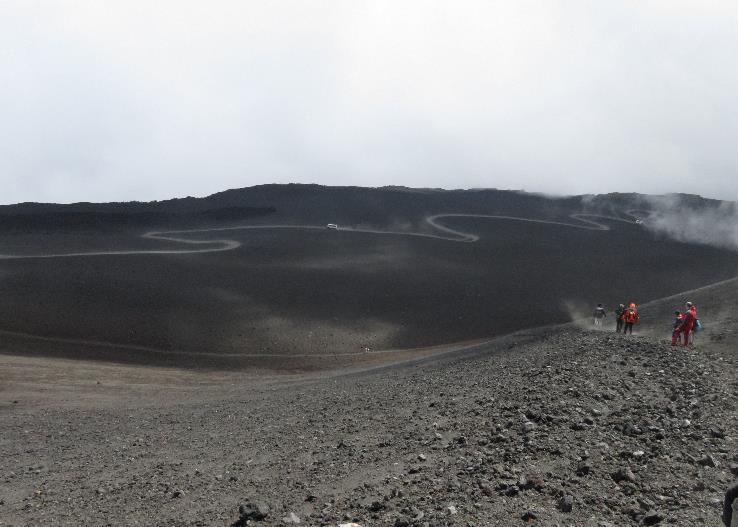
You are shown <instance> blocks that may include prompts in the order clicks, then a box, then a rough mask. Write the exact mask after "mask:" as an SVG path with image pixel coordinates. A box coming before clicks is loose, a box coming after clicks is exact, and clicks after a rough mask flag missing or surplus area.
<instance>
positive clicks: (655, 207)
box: [643, 195, 738, 250]
mask: <svg viewBox="0 0 738 527" xmlns="http://www.w3.org/2000/svg"><path fill="white" fill-rule="evenodd" d="M644 200H645V202H646V203H647V204H648V206H649V209H650V211H651V212H650V214H649V215H648V217H647V219H646V220H645V221H644V223H643V224H644V226H645V227H646V228H647V229H649V230H650V231H652V232H655V233H657V234H660V235H665V236H668V237H670V238H672V239H675V240H677V241H680V242H688V243H700V244H704V245H712V246H715V247H721V248H724V249H732V250H738V206H737V204H736V203H735V202H717V203H708V204H706V205H703V206H700V207H698V206H695V205H694V204H691V203H689V201H688V199H687V198H685V197H684V196H679V195H672V196H652V197H648V198H644Z"/></svg>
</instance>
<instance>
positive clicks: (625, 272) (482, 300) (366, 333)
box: [0, 186, 738, 370]
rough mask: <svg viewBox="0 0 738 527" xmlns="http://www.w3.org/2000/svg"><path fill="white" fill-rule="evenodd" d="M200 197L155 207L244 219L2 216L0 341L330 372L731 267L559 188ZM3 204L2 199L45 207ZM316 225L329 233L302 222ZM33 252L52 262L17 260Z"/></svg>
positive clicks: (732, 259) (189, 363)
mask: <svg viewBox="0 0 738 527" xmlns="http://www.w3.org/2000/svg"><path fill="white" fill-rule="evenodd" d="M201 201H202V203H201V202H200V201H198V200H183V202H175V203H169V202H164V203H162V204H157V207H158V208H157V209H156V210H159V209H161V210H163V211H169V212H168V213H169V214H172V212H171V211H172V210H177V211H181V210H185V209H186V210H189V211H190V212H191V213H192V214H195V212H193V211H197V210H199V209H198V208H197V207H200V209H202V208H207V210H216V211H217V210H219V209H217V208H214V207H216V206H217V207H231V208H229V209H227V210H233V207H236V206H237V205H238V206H240V207H241V208H240V209H238V208H237V210H245V211H247V212H248V214H251V216H249V218H248V219H247V221H246V222H245V223H244V222H238V223H236V224H234V223H233V222H230V221H227V222H212V221H211V218H213V217H218V215H217V214H212V213H211V214H209V215H208V216H207V218H208V221H205V222H204V223H203V219H202V217H201V216H197V221H196V222H194V223H196V224H193V225H187V226H182V225H179V226H177V227H176V228H172V226H171V225H168V226H163V225H157V224H152V225H151V226H150V229H147V230H143V229H141V226H140V222H138V220H137V222H136V223H135V228H132V229H112V228H109V227H106V229H103V230H101V229H98V228H95V229H83V230H79V229H77V230H74V229H71V230H70V229H66V230H65V229H61V230H59V231H55V230H52V231H48V232H46V231H39V230H33V229H30V227H29V230H28V231H27V232H26V231H22V230H21V231H18V230H17V229H18V225H19V223H18V221H15V223H13V225H14V229H15V230H13V231H12V232H6V233H5V234H3V235H2V236H0V239H2V244H1V245H0V254H4V255H6V256H12V257H13V258H12V259H5V260H0V293H1V294H2V297H3V302H2V303H0V321H2V322H0V337H1V339H0V352H3V353H13V354H31V355H47V356H58V357H71V358H74V357H77V358H88V359H104V360H114V361H122V362H135V363H141V364H159V365H170V366H184V367H207V368H232V367H238V368H259V369H281V370H305V369H318V368H320V369H323V368H335V367H339V366H342V365H346V364H349V363H353V362H357V361H360V362H367V361H374V360H386V359H389V358H392V357H394V356H395V355H396V354H395V353H394V352H393V351H389V352H384V350H397V349H406V348H418V347H426V346H435V345H445V344H450V343H455V342H459V341H470V340H482V339H487V338H490V337H493V336H495V335H500V334H505V333H509V332H511V331H515V330H519V329H521V328H525V327H535V326H538V325H541V324H550V323H558V322H565V321H567V320H570V319H571V318H572V316H573V315H576V314H578V313H583V312H588V311H590V310H591V307H592V304H593V303H594V302H599V301H602V302H605V303H607V304H609V305H614V304H616V303H618V302H621V301H625V300H630V299H635V300H636V301H638V302H643V301H646V300H649V299H653V298H659V297H662V296H664V295H668V294H672V293H675V292H677V291H679V290H683V289H686V288H692V287H697V286H701V285H704V284H709V283H711V282H714V281H718V280H722V279H726V278H729V277H732V276H734V274H735V269H736V267H737V264H738V255H736V254H735V253H733V252H729V251H724V250H720V249H715V248H709V247H704V246H690V245H685V244H681V243H676V242H671V241H668V240H664V239H661V238H657V237H655V236H654V235H652V234H651V233H649V232H648V231H647V230H645V229H643V228H642V227H641V226H639V225H636V224H635V223H633V222H632V221H631V220H632V217H631V216H628V215H627V211H628V210H629V209H627V208H623V209H621V210H620V211H619V212H618V211H617V210H611V209H608V208H607V207H603V206H600V207H599V208H600V209H602V210H599V209H598V210H591V207H590V208H587V206H585V202H584V201H583V200H581V199H575V198H570V199H565V200H564V199H562V200H554V199H547V198H543V197H540V196H533V195H526V194H520V193H513V192H493V191H486V192H441V191H408V190H396V189H384V190H377V189H343V188H342V189H331V188H322V187H312V186H307V187H303V186H285V187H275V188H272V187H269V188H266V189H265V188H261V187H259V188H254V189H245V190H244V191H242V192H236V191H230V192H227V193H223V195H216V196H214V197H210V198H204V199H203V200H201ZM198 204H199V205H198ZM175 205H176V207H175ZM185 205H186V206H185ZM620 205H622V204H619V206H620ZM151 206H153V205H151ZM19 207H20V206H19ZM19 207H16V208H11V209H10V210H11V212H12V211H15V212H14V213H15V214H16V215H18V214H21V212H19V210H21V211H22V214H26V215H31V216H32V215H33V214H34V212H33V211H34V210H36V211H37V212H36V213H38V214H41V213H42V212H38V210H37V209H39V208H40V210H41V211H45V210H46V209H44V208H43V206H40V205H38V206H31V205H27V206H25V207H20V209H19ZM46 207H50V206H46ZM70 207H72V210H71V212H70V213H74V214H80V213H82V212H84V213H85V214H90V213H91V212H90V211H89V210H88V209H89V208H90V207H93V205H76V206H70ZM97 207H99V208H101V209H102V211H103V212H104V213H105V214H108V215H109V214H111V213H110V210H114V211H117V210H119V209H120V208H121V207H123V205H121V204H111V205H105V206H103V205H99V206H97ZM131 207H134V206H133V205H131ZM141 207H143V205H140V204H137V205H135V207H134V209H135V210H139V208H141ZM52 209H53V210H52V212H53V214H62V212H59V210H57V208H54V207H52ZM78 209H79V210H78ZM62 210H67V209H62ZM147 210H148V209H147ZM75 211H76V212H75ZM80 211H81V212H80ZM253 211H272V212H268V213H267V212H263V213H261V212H260V213H259V214H256V213H254V212H253ZM93 212H94V211H93ZM103 212H100V213H101V214H102V213H103ZM6 213H7V212H6ZM45 213H51V212H48V211H47V212H44V214H45ZM139 213H140V214H143V212H139ZM582 213H584V214H590V215H588V216H587V215H581V214H582ZM149 214H153V213H152V212H149ZM182 214H184V213H182ZM577 214H579V216H577ZM572 215H574V217H572ZM593 215H597V216H593ZM491 216H498V217H491ZM500 216H506V217H500ZM512 216H514V217H516V218H518V219H511V217H512ZM601 216H610V217H611V219H606V218H601ZM55 217H56V216H55ZM85 217H86V218H87V216H85ZM103 217H104V218H108V217H109V216H103ZM147 217H149V216H147ZM167 217H168V216H167ZM429 217H430V219H431V221H430V222H429V221H428V218H429ZM75 218H76V216H75ZM178 218H180V217H179V216H178ZM612 218H615V219H612ZM333 220H335V221H338V222H339V227H340V229H338V230H332V229H324V228H315V226H316V225H321V224H325V223H327V222H329V221H333ZM521 220H523V221H521ZM530 220H535V221H530ZM539 220H540V221H539ZM623 220H628V221H623ZM101 221H102V220H101ZM178 221H184V220H182V219H181V218H180V220H178ZM192 221H194V220H192ZM593 222H594V223H593ZM29 224H33V222H32V221H31V220H29ZM42 224H43V225H47V224H48V222H47V223H43V222H42ZM273 226H277V227H278V228H274V227H273ZM290 226H293V227H290ZM294 226H297V228H295V227H294ZM306 226H307V227H310V228H305V227H306ZM602 226H605V227H611V228H609V230H606V229H603V228H602ZM162 227H164V228H162ZM185 227H186V228H185ZM243 227H247V228H243ZM151 232H153V234H149V235H148V236H145V237H142V236H141V235H142V234H146V233H151ZM182 240H186V241H187V242H188V243H182ZM193 250H194V251H195V252H191V251H193ZM109 252H113V253H116V254H100V253H109ZM142 252H143V254H142ZM90 253H92V254H93V255H95V256H92V255H90ZM121 253H125V254H121ZM64 254H66V255H70V254H71V255H76V256H68V257H58V256H60V255H64ZM34 255H35V256H55V257H51V258H46V257H44V258H25V257H24V258H17V256H34ZM85 255H87V256H85ZM677 263H678V265H677ZM686 269H690V270H689V272H686V271H685V270H686ZM367 352H369V353H367Z"/></svg>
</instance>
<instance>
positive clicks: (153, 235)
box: [0, 211, 639, 357]
mask: <svg viewBox="0 0 738 527" xmlns="http://www.w3.org/2000/svg"><path fill="white" fill-rule="evenodd" d="M636 212H639V211H628V212H627V215H628V216H631V219H626V218H622V217H617V216H603V215H597V214H584V213H579V214H572V215H570V216H569V217H570V218H571V219H572V220H573V221H574V222H576V223H574V222H571V223H570V222H563V221H554V220H542V219H535V218H521V217H517V216H504V215H495V214H468V213H448V214H435V215H432V216H427V217H426V218H425V222H426V223H428V225H430V226H431V227H432V228H433V229H435V230H436V231H437V232H438V234H433V233H424V232H408V231H390V230H376V229H361V228H351V227H339V228H338V229H337V230H338V231H343V232H360V233H368V234H380V235H394V236H414V237H420V238H431V239H436V240H444V241H449V242H457V243H474V242H477V241H479V239H480V237H479V235H477V234H473V233H468V232H463V231H460V230H457V229H452V228H451V227H448V226H446V225H443V224H442V223H440V221H441V220H442V219H443V218H481V219H490V220H502V221H519V222H526V223H539V224H547V225H558V226H564V227H570V228H573V229H584V230H590V231H609V230H610V226H609V225H607V224H605V223H601V222H600V221H596V220H606V221H618V222H623V223H628V224H632V223H633V222H634V221H635V220H634V219H633V218H636V216H635V213H636ZM277 229H297V230H318V231H324V230H325V229H326V228H325V227H324V226H319V225H285V224H281V225H242V226H235V227H215V228H207V229H186V230H173V231H154V232H147V233H145V234H143V235H142V238H145V239H151V240H159V241H164V242H175V243H181V244H186V245H189V246H200V247H201V248H192V249H153V250H144V249H142V250H126V251H90V252H72V253H54V254H38V255H20V254H0V260H30V259H51V258H75V257H91V256H129V255H177V254H200V253H217V252H224V251H232V250H234V249H238V248H239V247H241V245H242V244H241V242H239V241H237V240H229V239H214V240H191V239H188V238H182V237H181V235H185V234H204V233H212V232H233V231H247V230H277ZM0 335H5V336H9V337H20V338H24V339H31V340H38V341H44V342H55V343H59V344H73V345H80V346H93V347H102V348H115V349H122V350H130V351H137V352H145V353H152V354H158V355H173V356H176V355H181V354H184V355H198V356H210V357H232V355H229V354H221V353H207V352H184V351H174V350H172V351H170V350H162V349H157V348H152V347H148V346H139V345H133V344H123V343H115V342H107V341H100V340H89V339H70V338H63V337H52V336H42V335H33V334H29V333H22V332H17V331H8V330H2V329H0ZM482 344H484V343H482ZM479 345H480V343H476V344H474V345H473V346H468V345H466V346H465V345H462V346H461V347H458V349H459V350H462V349H466V348H467V347H474V346H479ZM456 348H457V347H455V346H453V345H452V346H449V349H456ZM397 351H403V350H397ZM366 353H372V354H374V353H376V354H380V353H387V350H377V351H370V352H344V353H317V354H315V353H305V354H289V355H287V354H280V353H241V354H238V356H241V357H337V356H350V355H363V354H366Z"/></svg>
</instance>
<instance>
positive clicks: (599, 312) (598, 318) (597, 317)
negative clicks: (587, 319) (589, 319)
mask: <svg viewBox="0 0 738 527" xmlns="http://www.w3.org/2000/svg"><path fill="white" fill-rule="evenodd" d="M606 316H607V312H606V311H605V308H604V307H602V304H597V307H596V308H595V311H594V325H595V326H601V325H602V319H603V318H605V317H606Z"/></svg>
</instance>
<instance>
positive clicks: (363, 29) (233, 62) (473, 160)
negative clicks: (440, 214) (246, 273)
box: [0, 0, 738, 203]
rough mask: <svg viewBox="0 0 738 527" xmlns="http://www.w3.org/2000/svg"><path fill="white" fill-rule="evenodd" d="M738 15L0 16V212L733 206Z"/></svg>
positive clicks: (33, 11)
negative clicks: (285, 201)
mask: <svg viewBox="0 0 738 527" xmlns="http://www.w3.org/2000/svg"><path fill="white" fill-rule="evenodd" d="M737 35H738V2H735V1H734V0H725V1H712V2H711V1H709V0H700V1H694V2H683V1H678V0H669V1H666V0H665V1H661V2H659V1H654V2H648V1H640V0H639V1H633V2H628V1H623V2H591V1H581V2H578V1H562V2H554V1H550V2H549V1H539V2H527V1H515V2H510V1H501V2H494V1H490V0H482V1H472V0H468V1H462V2H458V1H402V2H392V1H382V0H372V1H366V2H364V1H361V2H359V1H353V0H334V1H328V0H326V1H321V2H305V1H303V0H297V1H288V0H284V1H279V0H277V1H255V0H252V1H248V0H247V1H233V2H222V1H221V2H217V1H214V2H188V1H174V0H172V1H164V0H160V1H157V2H143V1H131V0H126V1H117V0H108V1H104V2H99V1H94V0H90V1H83V0H75V1H53V0H48V1H42V0H4V1H2V2H0V100H2V101H3V103H2V106H1V107H0V189H1V190H0V202H1V203H12V202H18V201H28V200H32V201H57V202H69V201H80V200H89V201H113V200H115V201H122V200H131V199H139V200H149V199H164V198H169V197H174V196H185V195H196V196H200V195H206V194H210V193H213V192H216V191H220V190H223V189H226V188H233V187H243V186H248V185H253V184H258V183H268V182H318V183H323V184H331V185H344V184H354V185H367V186H379V185H388V184H399V185H408V186H420V187H446V188H459V187H497V188H518V189H520V188H522V189H525V190H529V191H538V192H548V193H555V194H568V193H599V192H609V191H635V192H646V193H668V192H689V193H698V194H701V195H705V196H710V197H718V198H727V199H738V186H736V185H735V183H734V181H735V178H736V175H737V174H738V148H736V138H737V137H738V67H737V66H738V36H737Z"/></svg>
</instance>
